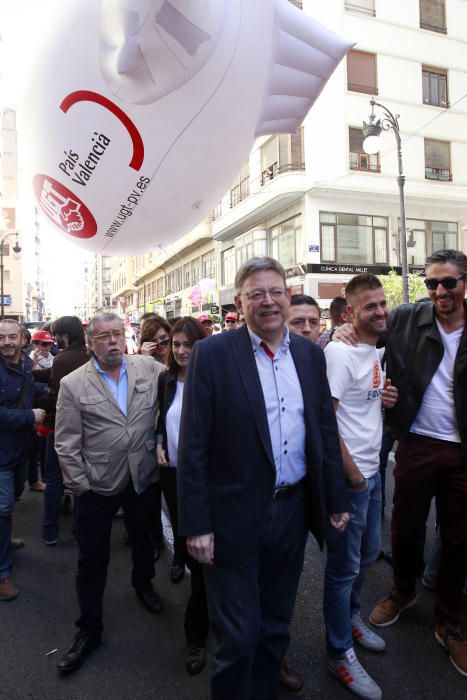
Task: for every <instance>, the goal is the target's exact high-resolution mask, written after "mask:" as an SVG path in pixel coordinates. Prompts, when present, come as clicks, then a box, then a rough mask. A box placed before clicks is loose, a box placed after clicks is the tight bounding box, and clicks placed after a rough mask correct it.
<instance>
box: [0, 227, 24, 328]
mask: <svg viewBox="0 0 467 700" xmlns="http://www.w3.org/2000/svg"><path fill="white" fill-rule="evenodd" d="M10 236H16V242H15V245H14V246H13V257H14V258H15V260H19V258H20V255H21V246H20V245H19V243H18V232H17V231H16V232H13V233H5V234H4V235H3V236H2V237H1V238H0V320H3V318H4V316H5V295H4V290H3V244H4V241H6V239H7V238H9V237H10Z"/></svg>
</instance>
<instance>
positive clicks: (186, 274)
mask: <svg viewBox="0 0 467 700" xmlns="http://www.w3.org/2000/svg"><path fill="white" fill-rule="evenodd" d="M190 273H191V265H190V263H188V264H187V265H184V266H183V286H184V287H189V286H190Z"/></svg>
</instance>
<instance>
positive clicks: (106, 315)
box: [86, 311, 125, 338]
mask: <svg viewBox="0 0 467 700" xmlns="http://www.w3.org/2000/svg"><path fill="white" fill-rule="evenodd" d="M101 321H103V322H104V323H108V322H109V321H119V322H120V324H121V326H122V328H123V326H124V325H125V324H124V321H123V319H122V318H120V316H119V315H118V314H114V313H111V312H110V311H104V312H103V313H101V314H96V315H95V316H93V317H92V318H91V320H90V321H89V325H88V327H87V329H86V333H87V336H88V338H92V336H93V335H94V327H95V325H96V323H99V322H101Z"/></svg>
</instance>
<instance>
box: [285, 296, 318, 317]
mask: <svg viewBox="0 0 467 700" xmlns="http://www.w3.org/2000/svg"><path fill="white" fill-rule="evenodd" d="M302 304H306V305H307V306H316V308H317V309H318V311H319V315H320V317H321V309H320V307H319V304H318V302H317V301H316V299H314V298H313V297H310V296H309V295H308V294H292V296H291V297H290V306H302Z"/></svg>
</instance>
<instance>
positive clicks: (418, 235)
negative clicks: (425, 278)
mask: <svg viewBox="0 0 467 700" xmlns="http://www.w3.org/2000/svg"><path fill="white" fill-rule="evenodd" d="M405 227H406V230H407V239H408V240H409V241H410V239H412V241H413V243H414V245H413V246H407V259H408V263H409V265H424V264H425V262H426V259H427V257H428V256H429V255H432V254H433V253H434V252H436V251H437V250H441V249H443V248H454V250H457V224H456V223H454V222H449V221H423V220H420V219H407V221H406V223H405Z"/></svg>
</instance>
